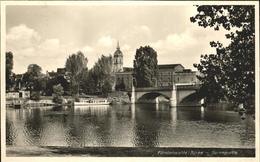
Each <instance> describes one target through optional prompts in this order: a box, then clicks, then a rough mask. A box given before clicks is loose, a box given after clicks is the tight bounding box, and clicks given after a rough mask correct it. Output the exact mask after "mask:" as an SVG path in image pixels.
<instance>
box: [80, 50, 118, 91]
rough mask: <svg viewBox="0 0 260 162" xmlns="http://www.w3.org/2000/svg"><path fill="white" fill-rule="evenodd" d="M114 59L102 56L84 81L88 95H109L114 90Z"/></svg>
mask: <svg viewBox="0 0 260 162" xmlns="http://www.w3.org/2000/svg"><path fill="white" fill-rule="evenodd" d="M112 66H113V58H112V56H111V55H109V56H104V55H102V56H101V57H100V58H99V59H98V61H97V62H96V63H95V65H94V66H93V67H92V68H91V69H90V71H89V72H88V74H87V77H86V81H84V83H85V84H84V87H85V88H84V89H85V91H86V93H92V94H93V93H101V94H104V95H105V94H107V93H108V92H110V91H111V90H112V85H113V82H114V77H113V75H112Z"/></svg>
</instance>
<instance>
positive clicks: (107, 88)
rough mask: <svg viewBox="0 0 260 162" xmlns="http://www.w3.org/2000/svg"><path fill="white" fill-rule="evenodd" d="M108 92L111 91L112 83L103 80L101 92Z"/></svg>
mask: <svg viewBox="0 0 260 162" xmlns="http://www.w3.org/2000/svg"><path fill="white" fill-rule="evenodd" d="M110 92H112V84H111V83H110V82H109V80H105V81H104V84H103V85H102V94H103V95H105V96H107V95H108V93H110Z"/></svg>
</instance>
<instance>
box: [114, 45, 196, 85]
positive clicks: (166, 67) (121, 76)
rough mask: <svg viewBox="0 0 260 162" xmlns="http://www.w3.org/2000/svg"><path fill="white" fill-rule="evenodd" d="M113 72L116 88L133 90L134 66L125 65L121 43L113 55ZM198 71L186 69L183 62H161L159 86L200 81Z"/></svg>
mask: <svg viewBox="0 0 260 162" xmlns="http://www.w3.org/2000/svg"><path fill="white" fill-rule="evenodd" d="M113 62H114V64H113V66H114V67H113V69H114V70H113V72H114V75H115V84H114V85H115V87H114V89H115V90H131V87H132V83H133V68H130V67H123V53H122V52H121V51H120V47H119V43H118V44H117V49H116V51H115V53H114V57H113ZM196 75H197V72H196V71H192V70H191V69H185V67H184V66H183V65H181V64H159V65H158V76H157V84H156V86H157V87H167V86H172V84H173V83H175V84H178V83H198V82H199V81H198V79H197V77H196Z"/></svg>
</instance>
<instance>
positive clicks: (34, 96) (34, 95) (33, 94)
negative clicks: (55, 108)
mask: <svg viewBox="0 0 260 162" xmlns="http://www.w3.org/2000/svg"><path fill="white" fill-rule="evenodd" d="M30 99H31V100H34V101H39V100H40V99H41V95H40V92H39V91H35V92H31V96H30Z"/></svg>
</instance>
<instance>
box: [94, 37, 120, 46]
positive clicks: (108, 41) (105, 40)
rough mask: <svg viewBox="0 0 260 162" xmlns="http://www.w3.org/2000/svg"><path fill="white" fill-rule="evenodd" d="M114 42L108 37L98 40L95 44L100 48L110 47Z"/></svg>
mask: <svg viewBox="0 0 260 162" xmlns="http://www.w3.org/2000/svg"><path fill="white" fill-rule="evenodd" d="M115 42H116V40H115V39H113V38H112V37H111V36H110V35H107V36H102V37H101V38H99V39H98V41H97V43H98V45H100V46H101V47H111V46H112V45H113V44H114V43H115Z"/></svg>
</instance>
